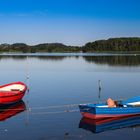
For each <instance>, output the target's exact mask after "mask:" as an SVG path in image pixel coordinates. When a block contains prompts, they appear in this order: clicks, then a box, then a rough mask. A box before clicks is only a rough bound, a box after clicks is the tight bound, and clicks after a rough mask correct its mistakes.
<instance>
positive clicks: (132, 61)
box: [83, 56, 140, 66]
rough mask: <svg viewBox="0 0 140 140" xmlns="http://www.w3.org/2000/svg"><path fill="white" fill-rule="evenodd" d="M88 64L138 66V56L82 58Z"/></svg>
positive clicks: (139, 63)
mask: <svg viewBox="0 0 140 140" xmlns="http://www.w3.org/2000/svg"><path fill="white" fill-rule="evenodd" d="M83 58H84V59H85V60H86V61H87V62H89V63H96V64H108V65H111V66H138V65H140V56H83Z"/></svg>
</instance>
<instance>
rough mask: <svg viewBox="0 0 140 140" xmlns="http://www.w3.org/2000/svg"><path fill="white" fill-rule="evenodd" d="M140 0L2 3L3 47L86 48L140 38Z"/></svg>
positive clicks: (7, 0)
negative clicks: (55, 45) (117, 39)
mask: <svg viewBox="0 0 140 140" xmlns="http://www.w3.org/2000/svg"><path fill="white" fill-rule="evenodd" d="M139 5H140V1H139V0H0V43H15V42H23V43H27V44H38V43H45V42H49V43H51V42H60V43H64V44H67V45H84V44H85V43H87V42H89V41H94V40H99V39H107V38H110V37H129V36H131V37H133V36H137V37H140V8H139Z"/></svg>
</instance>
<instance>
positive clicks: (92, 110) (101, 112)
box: [79, 104, 140, 119]
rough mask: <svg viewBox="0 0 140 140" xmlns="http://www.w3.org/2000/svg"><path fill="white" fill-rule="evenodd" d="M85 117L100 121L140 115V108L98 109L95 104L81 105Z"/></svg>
mask: <svg viewBox="0 0 140 140" xmlns="http://www.w3.org/2000/svg"><path fill="white" fill-rule="evenodd" d="M79 109H80V112H81V114H82V115H83V117H86V118H90V119H100V118H106V117H121V116H131V115H136V114H140V107H132V106H129V107H113V108H110V107H97V106H96V105H94V104H87V105H79Z"/></svg>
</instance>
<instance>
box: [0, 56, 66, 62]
mask: <svg viewBox="0 0 140 140" xmlns="http://www.w3.org/2000/svg"><path fill="white" fill-rule="evenodd" d="M28 57H29V58H37V59H40V60H54V61H57V60H58V61H61V60H63V59H65V58H66V57H67V56H41V55H40V56H39V55H34V56H31V55H30V56H28ZM1 59H15V60H26V59H27V56H25V55H9V56H8V55H1V56H0V60H1Z"/></svg>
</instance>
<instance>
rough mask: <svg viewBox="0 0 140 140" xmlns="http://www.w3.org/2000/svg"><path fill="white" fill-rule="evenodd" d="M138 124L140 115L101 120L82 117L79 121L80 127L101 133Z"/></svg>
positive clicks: (139, 124) (133, 126) (139, 123)
mask: <svg viewBox="0 0 140 140" xmlns="http://www.w3.org/2000/svg"><path fill="white" fill-rule="evenodd" d="M138 126H140V115H135V116H129V117H120V118H107V119H99V120H92V119H87V118H82V119H81V120H80V123H79V128H83V129H85V130H88V131H91V132H93V133H100V132H104V131H108V130H115V129H121V128H126V127H131V128H135V127H138Z"/></svg>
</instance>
